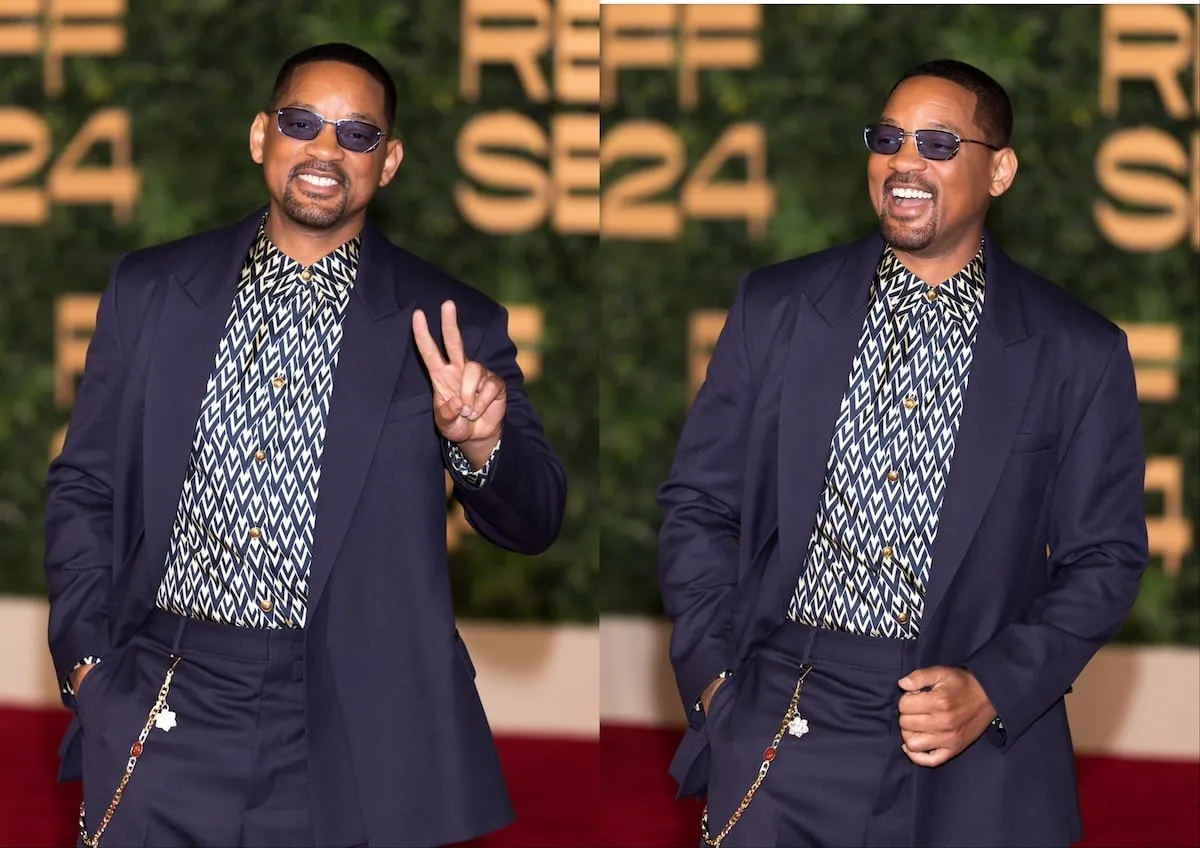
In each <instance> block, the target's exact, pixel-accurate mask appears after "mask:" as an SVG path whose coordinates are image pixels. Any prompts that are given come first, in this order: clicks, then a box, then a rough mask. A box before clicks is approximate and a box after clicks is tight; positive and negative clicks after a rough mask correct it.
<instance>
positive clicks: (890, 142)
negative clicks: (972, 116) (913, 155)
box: [863, 124, 1000, 162]
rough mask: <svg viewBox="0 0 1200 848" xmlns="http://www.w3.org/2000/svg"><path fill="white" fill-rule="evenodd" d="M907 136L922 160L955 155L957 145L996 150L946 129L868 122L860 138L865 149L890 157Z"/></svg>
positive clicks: (950, 157)
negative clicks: (912, 129) (906, 128)
mask: <svg viewBox="0 0 1200 848" xmlns="http://www.w3.org/2000/svg"><path fill="white" fill-rule="evenodd" d="M908 136H912V138H913V141H915V142H916V143H917V153H919V154H921V158H922V159H932V160H933V161H935V162H945V161H946V160H947V159H953V158H954V157H955V156H957V155H958V148H959V145H961V144H982V145H983V146H984V147H986V148H988V149H989V150H999V149H1000V148H999V147H994V146H993V145H990V144H988V143H987V142H986V141H976V140H975V139H973V138H963V137H962V136H960V135H958V134H957V133H952V132H947V131H946V130H917V131H916V132H905V131H904V130H902V129H900V128H899V127H894V126H892V125H891V124H870V125H869V126H867V128H866V129H864V130H863V141H865V142H866V143H867V150H870V151H871V152H872V153H880V154H882V155H884V156H894V155H895V154H897V153H899V152H900V148H901V147H903V146H904V139H905V138H907V137H908Z"/></svg>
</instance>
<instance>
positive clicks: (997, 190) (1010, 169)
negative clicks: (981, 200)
mask: <svg viewBox="0 0 1200 848" xmlns="http://www.w3.org/2000/svg"><path fill="white" fill-rule="evenodd" d="M1016 177H1017V153H1016V151H1015V150H1013V149H1012V148H1011V147H1006V148H1004V149H1003V150H999V151H997V152H995V153H993V154H992V181H991V183H990V184H989V185H988V193H989V194H990V195H991V196H992V197H999V196H1000V195H1002V194H1004V192H1006V191H1008V187H1009V186H1011V185H1012V183H1013V180H1014V179H1016Z"/></svg>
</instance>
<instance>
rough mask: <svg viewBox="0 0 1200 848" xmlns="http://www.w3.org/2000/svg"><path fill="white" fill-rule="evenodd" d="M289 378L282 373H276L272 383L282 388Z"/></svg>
mask: <svg viewBox="0 0 1200 848" xmlns="http://www.w3.org/2000/svg"><path fill="white" fill-rule="evenodd" d="M286 382H287V379H286V378H285V377H284V376H283V375H282V374H276V375H275V379H274V380H272V381H271V385H272V386H274V387H275V388H277V389H282V388H283V385H284V383H286Z"/></svg>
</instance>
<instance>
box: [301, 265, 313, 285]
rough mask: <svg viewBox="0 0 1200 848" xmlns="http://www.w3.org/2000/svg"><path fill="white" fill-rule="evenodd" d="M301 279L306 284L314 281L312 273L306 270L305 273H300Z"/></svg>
mask: <svg viewBox="0 0 1200 848" xmlns="http://www.w3.org/2000/svg"><path fill="white" fill-rule="evenodd" d="M300 279H302V280H304V282H306V283H307V282H308V281H309V280H311V279H312V271H310V270H308V269H307V268H305V269H304V270H303V271H301V272H300Z"/></svg>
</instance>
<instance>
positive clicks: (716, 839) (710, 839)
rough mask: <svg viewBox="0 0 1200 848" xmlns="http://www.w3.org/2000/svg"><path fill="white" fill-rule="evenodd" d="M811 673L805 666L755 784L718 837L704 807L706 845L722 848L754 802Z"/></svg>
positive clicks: (795, 713) (701, 828)
mask: <svg viewBox="0 0 1200 848" xmlns="http://www.w3.org/2000/svg"><path fill="white" fill-rule="evenodd" d="M810 671H812V666H805V667H804V670H803V671H801V672H800V679H798V680H797V681H796V689H795V691H793V692H792V700H791V701H790V702H789V703H788V708H787V712H786V713H784V715H783V721H782V722H781V723H780V725H779V730H778V731H777V732H776V733H775V738H774V739H773V740H771V746H770V747H769V748H767V750H765V751H764V752H763V761H762V765H760V766H759V767H758V775H757V776H756V777H755V778H754V783H752V784H750V790H749V791H748V792H747V793H746V795H745V797H744V798H742V802H741V803H740V804H738V806H737V809H736V810H734V811H733V815H732V816H730V817H729V822H728V823H727V824H726V825H725V827H724V828H723V829H722V830H721V832H720V833H718V834H717V835H716V836H709V832H708V804H705V805H704V813H703V815H701V816H700V835H701V836H702V837H703V838H704V844H705V845H709V846H711V848H721V843H722V842H723V841H724V840H725V837H727V836H729V831H731V830H733V826H734V825H735V824H737V823H738V820H739V819H741V817H742V813H744V812H746V808H747V807H749V806H750V802H751V801H752V800H754V795H755V793H757V792H758V788H759V787H760V786H762V782H763V780H765V779H766V777H767V772H768V771H770V770H771V763H772V762H773V761H774V760H775V754H776V752H777V751H778V750H779V743H780V742H782V741H783V737H784V734H786V733H787V730H788V725H789V724H791V723H792V719H794V718H795V717H796V715H797V714H798V712H799V707H800V690H801V689H803V688H804V678H806V677H808V673H809V672H810Z"/></svg>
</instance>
